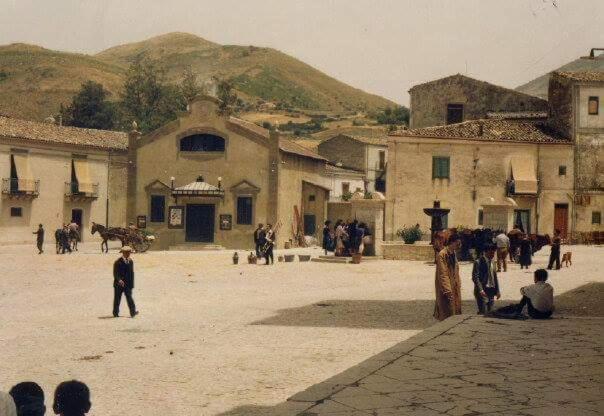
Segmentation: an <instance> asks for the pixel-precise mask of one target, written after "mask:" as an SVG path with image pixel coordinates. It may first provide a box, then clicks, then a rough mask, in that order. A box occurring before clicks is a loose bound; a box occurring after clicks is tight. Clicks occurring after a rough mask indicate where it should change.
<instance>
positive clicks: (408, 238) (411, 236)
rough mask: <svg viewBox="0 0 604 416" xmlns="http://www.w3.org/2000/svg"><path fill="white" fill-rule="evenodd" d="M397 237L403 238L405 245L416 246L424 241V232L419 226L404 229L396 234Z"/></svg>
mask: <svg viewBox="0 0 604 416" xmlns="http://www.w3.org/2000/svg"><path fill="white" fill-rule="evenodd" d="M396 235H398V236H399V237H400V238H402V239H403V241H404V242H405V244H414V243H415V242H416V241H419V240H421V239H422V230H421V229H420V228H419V226H418V225H414V226H413V227H403V228H401V229H399V230H398V231H397V232H396Z"/></svg>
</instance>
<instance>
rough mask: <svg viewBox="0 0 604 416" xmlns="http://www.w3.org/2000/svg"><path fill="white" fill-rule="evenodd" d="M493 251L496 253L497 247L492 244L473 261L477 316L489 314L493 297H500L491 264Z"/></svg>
mask: <svg viewBox="0 0 604 416" xmlns="http://www.w3.org/2000/svg"><path fill="white" fill-rule="evenodd" d="M495 251H497V246H495V245H494V244H491V245H488V246H487V247H486V249H485V251H484V252H483V253H482V255H481V256H480V257H479V258H478V259H476V260H475V261H474V267H473V268H472V281H473V282H474V297H475V298H476V304H477V306H478V314H479V315H484V314H485V312H491V309H493V304H494V302H495V300H494V299H495V297H497V299H499V298H500V297H501V293H499V280H498V279H497V272H496V271H495V265H494V264H493V259H494V258H495ZM485 307H486V308H485Z"/></svg>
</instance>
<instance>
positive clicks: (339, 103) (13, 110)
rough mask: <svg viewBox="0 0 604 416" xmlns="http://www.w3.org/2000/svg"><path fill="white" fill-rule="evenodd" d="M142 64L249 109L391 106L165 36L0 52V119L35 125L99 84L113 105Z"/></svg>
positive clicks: (276, 65) (231, 50) (314, 76)
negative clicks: (140, 60) (215, 89)
mask: <svg viewBox="0 0 604 416" xmlns="http://www.w3.org/2000/svg"><path fill="white" fill-rule="evenodd" d="M140 55H145V56H148V57H149V58H150V59H152V60H155V61H156V62H157V64H158V65H159V66H160V67H162V68H163V69H164V70H165V71H166V75H167V77H168V81H170V82H178V81H180V79H181V78H182V75H183V72H184V70H185V69H187V68H191V69H192V70H193V71H194V72H196V73H197V75H198V80H199V81H200V82H204V81H208V80H210V79H211V78H212V77H213V76H216V77H219V78H221V79H230V80H232V81H233V82H234V84H235V87H236V89H237V91H238V93H239V96H240V97H241V98H243V99H244V100H246V101H248V102H250V103H257V102H258V101H259V100H263V101H267V102H273V103H275V104H277V103H281V104H282V105H284V106H285V107H287V108H297V109H300V110H305V111H308V112H330V113H336V114H337V113H348V112H355V111H357V110H359V111H369V110H375V109H379V108H384V107H386V106H392V105H394V103H393V102H391V101H389V100H387V99H385V98H382V97H379V96H376V95H372V94H368V93H366V92H364V91H361V90H359V89H356V88H353V87H351V86H349V85H346V84H344V83H342V82H340V81H338V80H336V79H334V78H331V77H329V76H328V75H326V74H324V73H322V72H320V71H318V70H316V69H314V68H312V67H311V66H309V65H306V64H305V63H303V62H301V61H299V60H297V59H295V58H292V57H290V56H288V55H286V54H284V53H281V52H279V51H276V50H274V49H270V48H258V47H255V46H229V45H227V46H223V45H218V44H216V43H212V42H209V41H207V40H205V39H202V38H200V37H197V36H194V35H190V34H186V33H169V34H166V35H162V36H157V37H154V38H151V39H148V40H145V41H142V42H136V43H130V44H127V45H121V46H116V47H113V48H109V49H107V50H105V51H103V52H100V53H98V54H97V55H94V56H90V55H83V54H74V53H67V52H59V51H52V50H48V49H44V48H41V47H38V46H33V45H26V44H12V45H6V46H0V113H3V114H8V115H12V116H15V117H22V118H28V119H34V120H42V119H44V118H46V117H48V116H49V115H51V114H56V113H57V112H58V109H59V107H60V104H61V103H64V104H67V103H69V102H70V101H71V98H72V96H73V94H74V93H75V92H76V91H78V89H79V88H80V85H81V84H82V83H83V82H85V81H86V80H89V79H90V80H94V81H97V82H100V83H101V84H103V85H104V86H105V88H107V89H108V90H109V91H110V92H111V93H112V98H113V99H117V98H118V94H119V90H120V88H121V85H122V83H123V81H124V74H125V72H126V69H127V68H128V66H129V65H130V63H131V62H132V61H133V60H134V59H135V58H136V57H137V56H140Z"/></svg>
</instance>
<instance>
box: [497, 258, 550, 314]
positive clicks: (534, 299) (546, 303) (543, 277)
mask: <svg viewBox="0 0 604 416" xmlns="http://www.w3.org/2000/svg"><path fill="white" fill-rule="evenodd" d="M546 281H547V270H545V269H539V270H535V284H532V285H530V286H525V287H523V288H522V289H520V293H521V294H522V299H521V300H520V303H518V304H516V305H509V306H505V307H503V308H500V309H498V310H497V311H496V312H495V314H494V315H495V316H497V317H501V318H522V317H523V315H522V311H523V310H524V307H525V306H526V308H527V311H528V314H529V316H530V317H531V318H533V319H548V318H549V317H550V316H552V313H553V312H554V288H553V287H552V285H550V284H549V283H547V282H546ZM525 318H526V317H525Z"/></svg>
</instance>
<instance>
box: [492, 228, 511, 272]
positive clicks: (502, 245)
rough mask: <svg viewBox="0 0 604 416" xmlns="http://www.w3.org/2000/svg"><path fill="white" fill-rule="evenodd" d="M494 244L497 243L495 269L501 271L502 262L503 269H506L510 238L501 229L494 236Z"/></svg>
mask: <svg viewBox="0 0 604 416" xmlns="http://www.w3.org/2000/svg"><path fill="white" fill-rule="evenodd" d="M495 244H496V245H497V271H498V272H501V265H502V264H503V271H504V272H507V271H508V262H507V256H508V250H509V249H510V239H509V238H508V236H507V235H505V233H504V232H503V231H502V232H500V233H499V234H498V235H497V237H495Z"/></svg>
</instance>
